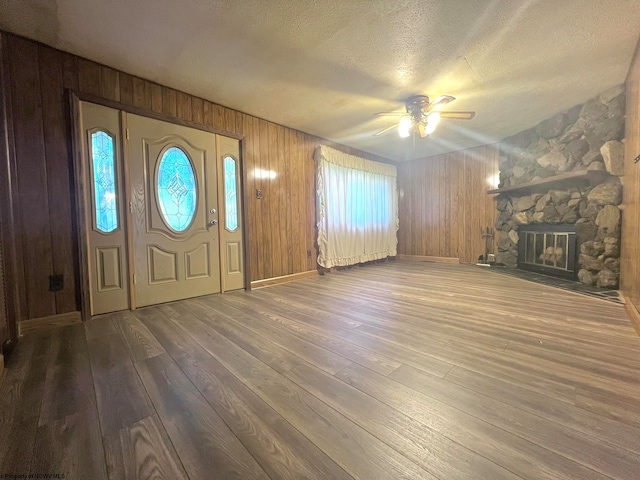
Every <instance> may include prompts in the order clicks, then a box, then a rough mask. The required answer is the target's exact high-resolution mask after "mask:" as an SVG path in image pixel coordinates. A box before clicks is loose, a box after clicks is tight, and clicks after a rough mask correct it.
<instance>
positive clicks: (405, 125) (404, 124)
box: [398, 117, 413, 138]
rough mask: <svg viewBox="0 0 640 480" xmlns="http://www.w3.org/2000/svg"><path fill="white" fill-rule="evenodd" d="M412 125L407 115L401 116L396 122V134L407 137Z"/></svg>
mask: <svg viewBox="0 0 640 480" xmlns="http://www.w3.org/2000/svg"><path fill="white" fill-rule="evenodd" d="M412 125H413V124H412V123H411V119H410V118H409V117H403V118H402V119H401V120H400V123H399V124H398V135H400V137H401V138H407V137H408V136H409V134H410V133H411V127H412Z"/></svg>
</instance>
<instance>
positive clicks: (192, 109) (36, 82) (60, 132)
mask: <svg viewBox="0 0 640 480" xmlns="http://www.w3.org/2000/svg"><path fill="white" fill-rule="evenodd" d="M2 42H3V44H4V45H5V46H6V49H4V50H5V51H4V55H3V61H4V64H5V67H6V72H7V78H6V83H5V84H6V85H7V87H8V91H9V95H10V96H11V99H10V102H9V104H10V107H11V108H12V110H13V111H12V118H13V121H12V128H13V135H12V143H13V145H14V146H15V158H16V165H17V185H16V190H15V192H14V199H15V205H14V209H13V214H14V215H15V222H14V225H13V227H14V229H15V231H16V237H17V238H18V239H20V240H19V241H18V242H17V244H16V245H15V247H16V251H17V252H18V253H16V255H17V257H18V258H16V261H17V262H18V263H20V264H21V265H22V266H21V267H20V268H19V269H18V273H17V275H16V278H14V279H12V281H14V282H15V283H16V285H18V286H19V287H18V288H19V299H20V308H19V309H17V310H19V311H20V312H22V313H21V314H20V317H19V319H20V320H25V319H31V318H39V317H44V316H49V315H54V314H61V313H67V312H72V311H75V310H77V309H78V295H79V291H78V288H79V287H78V279H77V276H78V268H77V264H78V247H77V244H76V243H77V242H76V232H75V208H76V207H75V205H74V198H73V195H72V193H71V192H72V186H73V171H72V160H71V156H70V152H71V144H70V125H69V120H68V117H69V116H68V111H67V108H68V105H67V101H66V96H65V89H71V90H74V91H77V92H80V93H84V94H88V95H92V96H95V97H99V98H101V99H106V100H111V101H115V102H119V103H121V104H123V105H127V106H131V107H136V108H141V109H145V110H147V111H149V112H156V113H160V114H164V115H167V116H170V117H172V118H175V119H177V120H181V121H185V122H190V123H191V124H193V125H204V126H206V127H209V128H215V129H217V130H219V131H221V132H229V133H232V134H236V135H241V136H243V137H244V138H245V147H246V151H245V157H244V168H245V171H246V172H248V173H247V184H246V185H245V202H247V207H248V218H247V220H248V225H249V228H248V240H249V250H250V267H251V274H252V280H261V279H267V278H272V277H278V276H283V275H289V274H293V273H300V272H305V271H309V270H314V269H315V268H316V256H317V252H316V246H315V234H316V228H315V223H316V220H315V163H314V160H313V151H314V149H315V147H316V146H317V145H319V144H321V143H323V144H327V145H331V146H333V147H334V148H338V149H340V150H342V151H344V152H346V153H350V154H353V155H358V156H361V157H365V158H368V159H370V160H377V161H385V159H381V158H379V157H376V156H374V155H370V154H365V153H363V152H359V151H357V150H354V149H350V148H348V147H344V146H340V145H335V144H332V143H331V142H328V141H326V140H323V139H321V138H319V137H315V136H312V135H308V134H306V133H302V132H299V131H296V130H293V129H290V128H286V127H283V126H280V125H276V124H274V123H271V122H268V121H266V120H263V119H260V118H256V117H253V116H251V115H247V114H244V113H242V112H239V111H236V110H232V109H230V108H225V107H223V106H220V105H217V104H215V103H212V102H210V101H208V100H204V99H202V98H197V97H193V96H191V95H188V94H186V93H183V92H179V91H176V90H173V89H171V88H167V87H164V86H162V85H158V84H156V83H153V82H149V81H147V80H144V79H141V78H137V77H134V76H132V75H128V74H127V73H124V72H120V71H118V70H114V69H112V68H109V67H107V66H104V65H99V64H97V63H94V62H91V61H88V60H85V59H82V58H79V57H77V56H74V55H72V54H69V53H65V52H62V51H59V50H55V49H53V48H49V47H46V46H44V45H41V44H38V43H36V42H33V41H31V40H28V39H25V38H22V37H19V36H15V35H13V34H9V33H6V32H2ZM386 161H387V162H388V160H386ZM256 170H262V171H263V172H273V173H275V176H274V175H273V174H272V175H270V176H271V177H273V178H269V177H270V176H269V175H262V176H260V175H255V174H254V173H255V172H256ZM256 189H261V190H262V192H263V198H262V200H257V199H256V195H255V192H256ZM308 252H311V254H310V255H308ZM51 274H63V275H64V282H65V284H64V289H63V290H61V291H59V292H57V293H50V292H49V280H48V277H49V275H51Z"/></svg>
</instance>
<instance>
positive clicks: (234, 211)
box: [224, 157, 238, 232]
mask: <svg viewBox="0 0 640 480" xmlns="http://www.w3.org/2000/svg"><path fill="white" fill-rule="evenodd" d="M237 198H238V196H237V183H236V161H235V159H233V158H232V157H225V158H224V201H225V212H226V216H225V225H226V228H227V230H229V231H231V232H233V231H234V230H237V229H238V199H237Z"/></svg>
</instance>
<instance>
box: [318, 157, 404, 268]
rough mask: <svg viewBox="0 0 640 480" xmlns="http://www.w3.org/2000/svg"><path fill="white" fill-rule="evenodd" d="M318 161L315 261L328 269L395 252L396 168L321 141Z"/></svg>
mask: <svg viewBox="0 0 640 480" xmlns="http://www.w3.org/2000/svg"><path fill="white" fill-rule="evenodd" d="M315 159H316V161H317V162H318V191H317V193H318V246H319V248H320V252H319V255H318V264H320V265H321V266H323V267H326V268H330V267H334V266H343V265H354V264H356V263H360V262H367V261H370V260H378V259H380V258H385V257H388V256H394V255H396V253H397V250H398V235H397V232H398V190H397V185H396V177H397V173H396V167H395V166H393V165H387V164H386V163H378V162H372V161H369V160H365V159H364V158H359V157H356V156H353V155H348V154H346V153H342V152H340V151H338V150H335V149H333V148H330V147H326V146H324V145H322V146H319V147H318V148H317V149H316V152H315Z"/></svg>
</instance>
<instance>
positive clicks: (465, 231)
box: [398, 145, 499, 263]
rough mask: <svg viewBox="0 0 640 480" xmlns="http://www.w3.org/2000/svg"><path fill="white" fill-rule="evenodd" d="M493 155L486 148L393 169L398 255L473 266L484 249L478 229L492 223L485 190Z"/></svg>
mask: <svg viewBox="0 0 640 480" xmlns="http://www.w3.org/2000/svg"><path fill="white" fill-rule="evenodd" d="M498 156H499V153H498V146H497V145H487V146H482V147H477V148H472V149H468V150H462V151H458V152H452V153H447V154H444V155H437V156H433V157H428V158H424V159H420V160H415V161H412V162H407V163H403V164H400V165H398V191H399V195H400V198H399V216H400V230H399V232H398V253H400V254H405V255H424V256H435V257H453V258H459V259H460V261H461V262H472V263H475V262H476V261H477V260H478V256H479V255H481V254H483V253H484V249H485V246H484V245H485V244H484V240H483V239H482V237H481V229H482V228H483V227H491V228H493V225H494V223H495V220H496V215H497V210H496V204H495V199H494V196H491V195H487V190H489V189H491V188H492V185H491V180H492V177H494V176H495V175H498Z"/></svg>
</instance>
